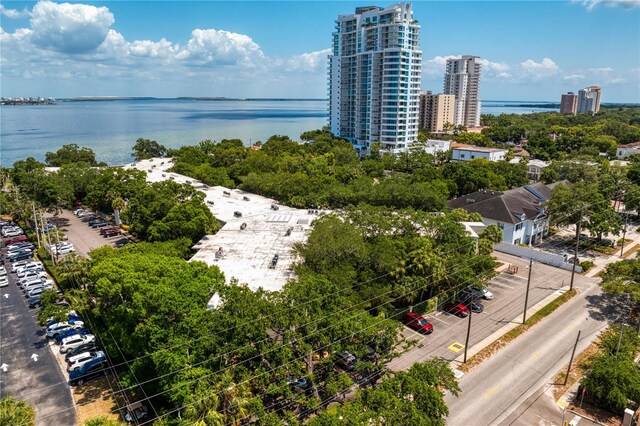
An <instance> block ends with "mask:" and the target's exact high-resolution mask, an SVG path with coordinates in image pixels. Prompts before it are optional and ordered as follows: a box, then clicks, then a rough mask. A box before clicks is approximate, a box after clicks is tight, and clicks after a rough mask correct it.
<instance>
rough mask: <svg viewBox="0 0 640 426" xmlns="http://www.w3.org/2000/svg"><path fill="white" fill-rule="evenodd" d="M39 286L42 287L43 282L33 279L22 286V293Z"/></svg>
mask: <svg viewBox="0 0 640 426" xmlns="http://www.w3.org/2000/svg"><path fill="white" fill-rule="evenodd" d="M39 285H44V280H42V279H40V278H38V279H34V280H31V281H28V282H26V283H24V285H23V286H22V291H24V292H25V293H26V292H28V291H29V290H31V289H32V288H34V287H37V286H39Z"/></svg>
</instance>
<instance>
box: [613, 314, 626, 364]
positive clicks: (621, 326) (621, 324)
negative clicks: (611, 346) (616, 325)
mask: <svg viewBox="0 0 640 426" xmlns="http://www.w3.org/2000/svg"><path fill="white" fill-rule="evenodd" d="M626 326H627V324H625V323H623V322H621V323H620V335H619V337H618V346H617V347H616V358H617V357H618V352H620V344H621V343H622V334H623V333H624V328H625V327H626Z"/></svg>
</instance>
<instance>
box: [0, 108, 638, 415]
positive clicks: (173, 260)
mask: <svg viewBox="0 0 640 426" xmlns="http://www.w3.org/2000/svg"><path fill="white" fill-rule="evenodd" d="M621 114H622V113H621ZM605 115H606V114H605ZM561 118H562V117H561ZM600 118H601V117H600ZM600 118H599V116H596V117H595V118H591V119H593V120H596V119H600ZM609 118H611V117H609ZM563 119H564V118H563ZM591 119H586V118H583V117H579V118H575V120H585V121H584V123H582V122H581V123H582V124H580V125H583V126H587V125H589V126H590V125H591V124H589V123H591V121H589V120H591ZM632 119H633V117H631V118H630V119H629V121H628V122H624V123H622V124H624V126H627V127H624V126H623V127H622V128H620V129H619V130H620V135H627V133H628V132H633V128H635V126H636V125H637V122H635V121H633V122H632ZM509 120H510V119H509V117H503V116H500V117H499V118H498V119H496V121H495V124H494V129H496V131H497V129H498V128H499V127H505V128H509V129H510V130H509V131H510V132H513V134H515V133H517V132H516V129H515V127H514V126H515V125H516V124H517V125H518V126H519V125H520V124H521V125H522V128H523V129H524V130H523V132H521V134H522V135H524V136H527V137H529V138H530V139H531V134H532V133H531V132H533V130H535V129H533V127H532V129H533V130H531V129H529V127H528V126H529V124H527V123H528V122H527V121H526V120H528V118H525V119H523V121H522V122H518V121H517V120H515V119H513V123H515V124H513V123H511V121H509ZM547 120H552V118H549V117H547V116H546V115H544V114H543V115H540V121H541V122H542V123H545V124H544V125H541V127H540V129H542V128H543V127H544V126H549V125H550V124H549V123H547ZM553 120H555V119H553ZM566 120H573V119H571V118H566ZM603 120H604V119H603ZM604 121H605V122H603V123H600V124H601V125H602V126H603V128H606V129H609V127H612V126H609V127H607V123H606V120H604ZM518 123H519V124H518ZM567 123H571V121H568V122H557V123H555V124H554V125H567ZM512 124H513V125H512ZM600 124H599V125H600ZM613 127H615V126H613ZM613 127H612V128H613ZM540 129H539V130H540ZM547 130H548V129H547ZM556 130H558V129H554V132H555V131H556ZM456 131H458V132H459V131H460V130H459V129H457V130H456ZM541 132H542V130H541ZM625 132H626V133H625ZM560 133H562V132H560ZM560 133H558V134H560ZM496 134H497V133H496ZM541 134H542V133H541ZM464 135H465V133H464V132H462V133H461V134H460V135H458V136H460V138H461V139H464V138H465V137H466V138H469V141H472V139H477V142H478V143H487V144H489V143H493V142H488V140H490V139H495V140H498V139H501V137H500V138H499V137H497V136H495V137H494V135H489V134H483V135H480V136H474V137H473V138H471V137H470V136H464ZM620 135H617V136H614V135H609V136H612V137H616V138H618V137H620ZM422 136H423V138H424V135H422ZM627 136H628V135H627ZM627 136H625V137H627ZM559 138H560V136H558V137H555V139H554V138H551V139H550V140H551V141H552V142H554V144H555V143H556V142H557V141H558V140H560V139H559ZM301 139H302V140H303V141H304V143H298V142H295V141H293V140H291V139H290V138H288V137H285V136H278V135H276V136H273V137H271V138H269V139H268V140H267V141H266V142H265V143H258V144H256V146H254V147H245V146H244V145H243V143H242V141H240V140H236V139H233V140H222V141H220V142H212V141H208V140H207V141H203V142H201V143H200V144H198V145H197V146H185V147H182V148H180V149H177V150H168V152H166V151H167V150H166V149H165V147H163V146H162V145H159V144H158V143H157V142H155V141H150V140H147V139H139V140H138V141H137V142H136V145H135V146H134V148H133V154H134V156H135V158H138V159H143V158H149V157H153V156H158V155H164V154H165V153H166V154H168V155H170V156H172V157H173V158H174V169H173V170H174V171H176V172H178V173H182V174H185V175H188V176H191V177H193V178H195V179H198V180H200V181H202V182H204V183H206V184H208V185H222V186H226V187H239V188H241V189H244V190H247V191H250V192H254V193H258V194H262V195H265V196H268V197H273V198H275V199H277V200H278V201H280V202H283V203H285V204H287V205H291V206H295V207H301V208H312V207H313V208H317V207H318V206H322V207H329V208H331V209H339V212H337V213H336V214H327V215H322V216H321V217H320V218H319V219H317V220H316V221H315V223H314V227H313V230H312V232H311V233H310V235H309V238H308V240H307V241H306V242H304V243H301V244H298V245H297V246H296V247H295V251H296V254H297V255H298V257H299V262H298V263H297V264H296V265H295V270H296V272H297V279H296V280H294V281H290V282H288V283H287V284H286V285H285V286H284V288H283V290H282V291H280V292H277V293H268V292H265V291H262V290H258V291H251V290H250V289H249V288H247V287H246V286H244V285H242V283H231V285H229V284H227V283H225V279H224V276H223V274H222V273H221V272H220V271H219V269H218V268H217V267H215V266H212V267H209V266H207V265H205V264H203V263H200V262H188V261H186V260H185V259H187V258H188V257H189V253H190V247H191V246H192V243H193V242H194V241H196V240H198V239H199V238H200V237H201V236H203V235H204V234H206V233H211V232H215V231H216V230H217V229H218V226H219V225H218V222H217V221H216V220H215V218H214V217H213V216H212V215H211V213H210V211H209V209H208V208H207V207H206V205H205V203H204V202H203V196H202V194H201V193H200V192H198V191H196V190H194V189H193V187H191V186H188V185H179V184H177V183H175V182H172V181H166V182H160V183H151V184H149V183H147V182H146V176H145V174H144V173H143V172H140V171H137V170H125V169H122V168H102V167H95V158H93V160H91V159H90V158H89V157H90V155H87V154H88V153H87V152H85V149H80V148H77V147H76V148H73V147H71V148H69V147H65V149H63V150H59V151H58V152H57V153H55V155H51V156H49V157H48V161H49V163H50V164H53V162H54V161H55V162H56V164H60V167H61V168H60V170H59V171H57V172H54V173H50V172H47V171H46V170H45V164H43V163H39V162H38V161H36V160H34V159H33V158H28V159H26V160H23V161H19V162H16V163H15V164H14V167H13V168H11V169H8V170H3V176H5V177H8V178H10V179H9V180H10V181H11V182H12V184H13V185H15V186H17V188H19V189H20V191H19V192H10V193H9V194H11V198H10V199H9V198H7V197H9V196H8V195H6V194H4V193H3V194H1V195H0V196H2V197H5V199H6V200H7V201H8V202H9V203H8V204H6V205H5V206H0V208H2V209H5V208H6V209H7V210H11V211H13V212H15V214H17V215H24V216H25V217H28V211H29V209H30V208H31V207H30V205H29V204H28V203H30V201H31V200H32V201H35V202H37V203H38V204H40V205H42V206H51V207H58V206H63V205H64V206H70V205H71V204H72V203H74V202H76V201H81V202H83V203H86V204H88V205H89V206H91V207H93V208H95V209H97V210H99V211H102V212H105V213H106V212H111V211H119V212H120V213H121V217H122V219H123V220H124V221H125V223H127V224H128V225H129V226H130V229H131V232H133V233H134V234H136V235H138V236H139V237H140V238H141V239H143V240H146V241H148V242H143V243H139V244H135V245H129V246H125V247H123V248H120V249H114V248H110V247H104V248H99V249H96V250H93V251H92V252H91V254H90V258H89V259H81V258H77V257H75V256H70V257H68V260H66V259H65V261H64V262H61V264H60V265H59V267H58V271H59V272H60V274H61V276H62V277H63V278H64V283H63V285H64V286H66V291H67V292H69V293H70V294H73V300H74V301H75V302H74V308H76V309H77V310H78V311H80V312H81V313H82V315H83V316H86V317H87V318H91V319H92V322H93V323H95V324H96V325H97V327H98V329H97V330H96V331H97V332H98V335H99V336H100V339H101V341H102V344H103V345H104V346H105V348H107V350H108V353H109V354H110V356H111V357H112V358H113V361H114V363H116V364H118V365H119V367H118V369H117V370H118V371H119V379H120V382H121V385H122V386H123V387H124V388H125V389H126V390H127V392H129V393H131V394H133V396H134V397H135V398H145V395H149V396H151V399H150V401H149V402H150V403H151V404H153V406H154V408H155V409H156V410H157V411H158V412H159V414H160V415H162V416H164V417H163V418H162V419H161V420H160V424H170V425H173V424H175V425H186V424H194V423H197V424H241V423H243V422H247V421H249V420H252V421H256V422H258V423H261V424H268V425H271V424H273V425H276V424H282V423H283V422H286V423H287V424H291V425H294V424H300V423H301V422H302V421H304V420H306V418H307V417H308V416H309V415H310V414H312V413H319V415H318V416H317V417H315V418H313V419H312V420H311V423H312V424H315V425H324V424H335V423H336V422H337V421H338V420H339V419H342V420H343V421H344V419H348V421H347V422H349V423H354V424H359V423H368V422H371V421H374V422H375V421H380V420H381V419H384V422H385V423H389V424H434V425H440V424H443V419H444V417H445V416H446V414H447V408H446V405H445V404H444V401H443V395H442V390H449V391H451V392H452V393H455V392H457V391H458V389H457V385H456V382H455V379H454V378H453V375H452V373H451V371H450V370H449V369H448V367H447V366H446V365H444V364H443V363H442V362H439V361H430V362H428V363H425V364H419V365H416V366H414V367H413V368H412V369H410V370H409V371H407V372H403V373H398V374H393V375H392V374H389V373H386V372H385V370H384V369H383V368H381V365H382V363H383V362H384V361H386V360H388V359H390V358H391V357H392V356H393V353H394V347H395V346H396V345H397V343H398V341H397V339H398V330H399V328H400V326H401V325H400V324H401V322H400V321H398V320H399V319H401V318H402V317H403V316H404V314H405V313H406V312H407V311H408V310H409V309H416V310H424V309H426V304H427V301H428V300H433V298H434V297H438V299H439V300H440V301H442V300H447V299H448V298H450V297H452V296H453V295H455V293H456V292H457V291H458V290H460V289H462V288H464V287H467V286H469V285H483V283H484V282H485V281H486V280H487V279H489V278H490V277H491V276H492V274H493V271H494V266H495V262H494V260H493V259H492V258H491V256H490V253H491V251H492V244H493V243H494V242H497V241H500V240H501V236H502V233H501V230H500V229H499V228H498V227H496V226H492V227H487V229H486V231H485V233H484V234H483V235H481V236H480V237H481V238H480V240H479V241H478V243H477V244H476V243H475V242H474V241H473V240H472V239H471V238H470V237H468V236H467V234H466V232H465V229H464V227H463V226H462V225H461V224H460V223H459V222H460V221H478V220H481V218H480V217H478V215H469V214H467V213H466V212H464V211H463V210H456V211H453V212H446V213H443V212H445V211H446V210H447V209H446V202H447V200H449V199H451V198H453V197H455V196H459V195H462V194H465V193H469V192H473V191H476V190H478V189H482V188H485V189H494V190H506V189H509V188H511V187H516V186H521V185H524V184H526V183H528V180H527V179H526V168H525V166H524V165H523V164H510V163H508V162H497V163H494V162H489V161H486V160H473V161H471V162H461V163H451V162H448V161H447V156H446V155H438V156H435V157H434V156H432V155H429V154H426V153H425V152H424V151H420V150H412V151H411V152H409V153H406V154H402V155H400V156H393V155H389V154H387V153H383V152H381V151H380V150H378V149H376V147H375V146H374V148H373V149H372V152H371V153H370V155H368V156H366V157H363V158H359V157H358V156H357V155H356V152H355V150H354V149H353V147H352V145H351V144H349V143H348V142H346V141H344V140H342V139H339V138H335V137H333V135H331V134H330V133H328V132H327V131H324V130H316V131H310V132H305V133H304V134H303V135H301ZM513 139H514V140H515V136H514V138H513ZM578 139H580V138H578ZM578 139H576V140H578ZM533 140H535V138H534V139H533ZM562 143H564V142H562ZM533 146H534V149H535V147H536V144H535V143H534V145H533ZM558 146H560V145H558V144H556V145H555V148H554V149H558ZM571 149H574V150H576V149H577V151H579V150H580V149H581V148H580V147H578V148H571ZM541 152H542V151H541ZM554 155H555V154H554ZM554 158H555V157H554ZM575 164H576V163H573V162H571V161H565V162H562V161H560V162H558V163H557V166H556V165H554V167H553V168H552V169H550V171H549V172H547V175H545V178H546V179H548V180H558V179H567V180H569V181H571V182H573V183H574V184H575V185H574V186H573V187H572V188H571V189H568V188H567V187H564V186H558V187H557V189H556V190H555V191H554V195H553V199H552V202H551V203H550V205H549V209H550V212H551V214H552V215H554V216H555V217H557V218H559V220H558V223H559V224H562V223H560V220H565V222H564V223H576V221H577V220H580V218H576V217H575V216H571V215H570V214H569V213H571V212H573V210H566V208H567V206H573V209H574V210H575V207H576V206H578V205H579V204H580V203H583V202H584V200H594V199H596V200H599V201H601V203H596V204H602V205H603V206H606V208H605V207H602V208H600V209H599V210H598V209H596V208H595V207H593V206H591V209H590V210H589V211H588V212H587V213H588V214H585V215H584V218H583V219H582V220H583V222H584V223H583V225H584V226H585V227H587V228H588V229H589V230H590V231H592V232H593V233H595V234H598V235H600V236H603V235H606V233H607V232H615V231H616V230H619V227H620V224H621V222H620V221H619V219H620V218H619V216H618V215H616V213H615V211H613V207H611V206H610V204H609V200H611V199H623V200H624V201H625V202H627V203H628V205H633V202H634V201H633V199H632V198H630V197H631V196H630V195H629V194H633V193H635V192H634V191H632V190H630V189H629V188H631V189H633V188H635V187H634V186H633V185H636V186H637V185H639V184H640V182H639V181H638V180H639V179H640V170H639V169H638V167H637V164H638V163H634V164H632V165H631V166H630V167H627V168H611V167H609V166H608V164H607V163H604V162H599V163H598V164H597V165H590V164H586V163H579V166H576V167H573V166H575ZM621 185H624V188H627V190H626V191H623V192H621V191H620V187H621ZM638 193H640V191H639V192H638ZM594 194H597V195H594ZM636 200H637V199H636ZM563 209H565V210H563ZM565 216H567V218H565ZM634 271H635V270H634ZM632 273H634V272H632ZM605 276H606V274H605ZM214 293H217V294H218V295H219V297H220V300H221V301H222V302H223V303H222V304H221V305H220V306H218V307H217V308H216V309H212V310H208V309H207V301H208V300H209V298H210V297H211V296H212V295H213V294H214ZM46 313H47V315H54V316H55V315H57V314H61V313H62V312H61V311H60V312H56V311H46ZM370 350H373V351H374V352H376V354H377V357H376V358H374V359H369V360H368V361H360V362H358V364H357V366H356V373H357V375H358V376H354V375H353V374H351V375H350V374H347V373H346V372H344V371H340V370H339V369H337V368H336V365H335V361H336V359H335V354H336V353H339V352H342V351H349V352H351V353H353V354H355V355H356V356H357V357H358V358H359V359H361V360H363V359H364V358H365V355H367V354H368V353H369V351H370ZM125 361H129V362H126V363H125ZM354 377H363V378H370V380H369V382H368V383H367V381H364V382H363V383H361V384H362V385H363V386H362V387H363V388H362V389H360V390H358V391H357V393H356V396H355V398H353V399H352V400H350V401H349V402H347V403H345V404H344V405H342V406H340V407H336V408H332V409H329V410H326V411H325V410H323V408H324V406H325V404H326V403H327V402H328V401H332V400H334V398H336V397H338V396H339V395H340V394H344V393H346V392H348V391H349V389H351V388H352V387H353V386H354V385H355V383H354V381H353V379H354ZM300 383H304V385H297V384H300ZM373 384H375V386H372V385H373ZM143 390H144V392H142V391H143ZM318 410H319V411H318Z"/></svg>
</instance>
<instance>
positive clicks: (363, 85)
mask: <svg viewBox="0 0 640 426" xmlns="http://www.w3.org/2000/svg"><path fill="white" fill-rule="evenodd" d="M419 34H420V25H418V21H416V20H414V19H413V10H412V9H411V4H410V3H397V4H394V5H392V6H389V7H386V8H382V7H377V6H369V7H359V8H356V11H355V13H354V14H352V15H339V16H338V19H337V20H336V27H335V32H334V33H333V54H332V55H330V56H329V126H330V128H331V132H332V133H334V134H335V135H336V136H340V137H342V138H345V139H347V140H349V141H351V143H353V144H354V145H355V147H356V148H357V149H358V150H360V152H367V151H368V150H369V148H370V146H371V143H373V142H380V144H381V148H383V149H386V150H389V151H391V152H394V153H398V152H403V151H407V149H408V147H409V145H410V144H411V143H413V142H415V141H416V140H417V137H418V113H419V111H418V110H419V99H418V98H419V94H420V78H421V74H422V52H421V51H420V48H419V47H418V37H419Z"/></svg>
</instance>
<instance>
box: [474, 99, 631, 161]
mask: <svg viewBox="0 0 640 426" xmlns="http://www.w3.org/2000/svg"><path fill="white" fill-rule="evenodd" d="M482 125H483V126H487V128H486V129H484V130H483V131H482V134H483V135H485V136H486V137H487V138H488V139H490V140H491V141H492V142H493V143H506V142H515V143H518V142H520V141H522V140H523V139H527V140H528V143H527V146H526V149H527V151H529V153H531V154H532V155H533V156H535V158H539V159H542V160H561V159H566V158H568V157H569V156H571V157H572V158H575V156H577V155H585V156H587V157H591V158H597V157H598V154H599V153H600V152H604V153H607V154H609V155H610V156H614V155H615V149H616V146H617V145H618V144H628V143H632V142H637V141H639V140H640V108H619V109H607V108H603V109H601V110H600V112H599V113H597V114H595V115H589V114H578V115H575V116H574V115H561V114H559V113H557V112H543V113H535V114H522V115H520V114H500V115H498V116H494V115H483V116H482Z"/></svg>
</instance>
